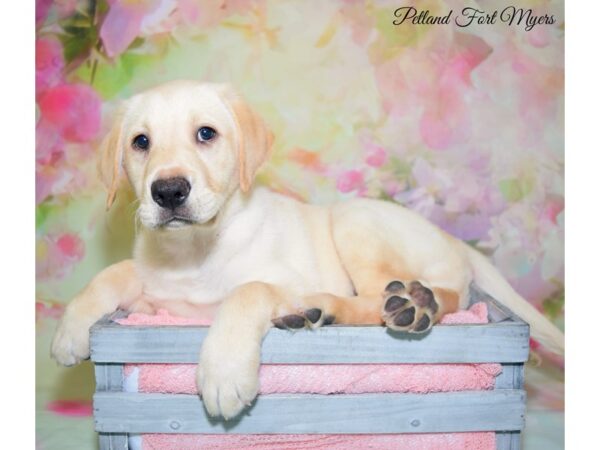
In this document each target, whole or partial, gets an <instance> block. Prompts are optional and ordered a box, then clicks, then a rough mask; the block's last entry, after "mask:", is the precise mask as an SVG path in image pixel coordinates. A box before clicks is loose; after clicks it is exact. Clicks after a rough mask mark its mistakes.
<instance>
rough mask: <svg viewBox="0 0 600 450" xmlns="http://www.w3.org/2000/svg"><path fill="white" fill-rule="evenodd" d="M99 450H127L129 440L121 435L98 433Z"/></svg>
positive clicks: (124, 435)
mask: <svg viewBox="0 0 600 450" xmlns="http://www.w3.org/2000/svg"><path fill="white" fill-rule="evenodd" d="M98 445H99V448H100V450H129V440H128V437H127V435H126V434H123V433H98Z"/></svg>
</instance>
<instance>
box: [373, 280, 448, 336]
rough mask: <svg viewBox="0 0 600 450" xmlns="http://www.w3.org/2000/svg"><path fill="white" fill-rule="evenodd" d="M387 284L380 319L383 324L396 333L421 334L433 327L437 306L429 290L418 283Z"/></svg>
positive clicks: (399, 282) (393, 282)
mask: <svg viewBox="0 0 600 450" xmlns="http://www.w3.org/2000/svg"><path fill="white" fill-rule="evenodd" d="M406 286H407V285H405V284H404V283H402V282H401V281H392V282H391V283H389V284H388V285H387V286H386V288H385V292H384V294H383V297H384V303H383V311H382V318H383V321H384V322H385V324H386V325H387V326H388V327H389V328H391V329H393V330H396V331H408V332H409V333H423V332H425V331H427V330H429V329H430V328H431V326H432V325H433V318H434V317H435V314H436V313H437V312H438V309H439V305H438V303H437V301H436V300H435V296H434V294H433V292H432V291H431V289H429V288H427V287H425V286H423V284H422V283H421V282H419V281H412V282H410V283H408V288H407V287H406Z"/></svg>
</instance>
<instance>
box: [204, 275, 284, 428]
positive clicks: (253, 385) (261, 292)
mask: <svg viewBox="0 0 600 450" xmlns="http://www.w3.org/2000/svg"><path fill="white" fill-rule="evenodd" d="M285 300H286V293H285V291H284V290H283V289H281V288H279V287H277V286H273V285H270V284H267V283H261V282H252V283H247V284H244V285H242V286H239V287H237V288H236V289H235V290H234V291H233V292H232V293H231V294H230V295H229V296H228V297H227V298H226V299H225V300H224V301H223V303H222V304H221V307H220V309H219V311H218V313H217V316H216V318H215V321H214V322H213V324H212V325H211V327H210V330H209V332H208V335H207V337H206V339H205V340H204V343H203V344H202V350H201V352H200V365H199V366H198V372H197V378H196V381H197V386H198V390H199V392H201V395H202V399H203V401H204V406H205V408H206V410H207V411H208V413H209V414H210V415H211V416H218V415H222V416H223V417H224V418H226V419H229V418H231V417H234V416H235V415H237V414H238V413H239V412H240V411H241V410H242V409H243V408H244V406H246V405H248V404H250V402H251V401H252V400H253V399H254V397H256V394H257V393H258V369H259V365H260V345H261V341H262V338H263V336H264V335H265V334H266V332H267V331H268V329H269V328H270V327H271V325H272V324H271V319H273V318H274V317H276V316H277V315H279V314H281V311H282V309H286V308H287V307H286V306H285V304H284V303H285Z"/></svg>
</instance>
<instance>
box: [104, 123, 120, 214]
mask: <svg viewBox="0 0 600 450" xmlns="http://www.w3.org/2000/svg"><path fill="white" fill-rule="evenodd" d="M122 172H123V114H122V111H119V112H117V114H116V116H115V118H114V120H113V124H112V127H111V129H110V131H109V132H108V134H107V135H106V136H105V137H104V139H103V140H102V143H101V144H100V155H99V159H98V173H99V174H100V179H101V180H102V183H103V184H104V186H105V187H106V190H107V191H108V197H107V199H106V209H107V210H108V209H109V208H110V207H111V206H112V204H113V202H114V201H115V197H116V195H117V188H118V187H119V180H120V178H121V175H122Z"/></svg>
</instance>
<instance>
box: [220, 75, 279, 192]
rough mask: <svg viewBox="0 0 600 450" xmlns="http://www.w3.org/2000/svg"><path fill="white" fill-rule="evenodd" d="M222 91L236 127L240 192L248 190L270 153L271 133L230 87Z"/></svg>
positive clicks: (271, 144)
mask: <svg viewBox="0 0 600 450" xmlns="http://www.w3.org/2000/svg"><path fill="white" fill-rule="evenodd" d="M224 92H225V93H224V97H225V100H226V102H227V104H228V106H229V108H230V111H231V114H232V116H233V119H234V122H235V126H236V129H237V152H238V159H239V167H240V188H241V189H242V192H248V191H249V190H250V186H251V185H252V181H254V176H255V175H256V172H257V171H258V169H259V168H260V166H261V165H262V164H263V163H264V162H265V161H266V160H267V159H268V158H269V155H270V154H271V149H272V146H273V133H271V131H269V129H268V128H267V126H266V125H265V122H264V121H263V119H262V118H261V117H260V116H259V115H258V114H257V113H256V112H254V111H253V110H252V109H251V108H250V106H249V105H248V103H246V101H245V100H244V99H243V98H242V97H241V96H240V95H239V94H238V93H236V92H235V91H234V90H233V89H231V87H229V86H227V87H225V88H224Z"/></svg>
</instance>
